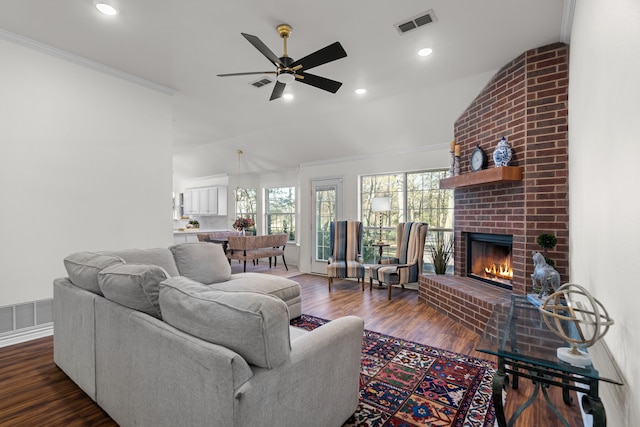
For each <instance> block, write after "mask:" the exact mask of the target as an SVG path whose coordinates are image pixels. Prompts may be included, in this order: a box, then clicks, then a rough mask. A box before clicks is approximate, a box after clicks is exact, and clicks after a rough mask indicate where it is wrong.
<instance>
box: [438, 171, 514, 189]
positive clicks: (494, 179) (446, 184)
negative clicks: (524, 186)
mask: <svg viewBox="0 0 640 427" xmlns="http://www.w3.org/2000/svg"><path fill="white" fill-rule="evenodd" d="M508 181H522V167H520V166H502V167H499V168H489V169H484V170H481V171H477V172H470V173H465V174H462V175H457V176H452V177H449V178H443V179H441V180H440V188H441V189H456V188H461V187H472V186H474V185H482V184H497V183H500V182H508Z"/></svg>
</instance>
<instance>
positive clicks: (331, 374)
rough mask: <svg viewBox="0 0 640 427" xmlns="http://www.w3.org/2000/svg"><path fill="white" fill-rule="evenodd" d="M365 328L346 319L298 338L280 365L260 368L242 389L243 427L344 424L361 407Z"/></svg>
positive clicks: (354, 319)
mask: <svg viewBox="0 0 640 427" xmlns="http://www.w3.org/2000/svg"><path fill="white" fill-rule="evenodd" d="M363 330H364V322H363V320H362V319H360V318H359V317H355V316H345V317H341V318H339V319H336V320H333V321H331V322H329V323H327V324H325V325H323V326H320V327H319V328H317V329H315V330H313V331H311V332H309V333H306V334H303V336H301V337H300V338H298V339H296V340H294V341H293V342H292V343H291V347H292V348H291V353H290V358H289V360H287V361H286V362H284V363H283V364H282V365H280V366H278V367H277V368H275V369H270V370H269V369H263V368H254V376H253V377H252V378H251V379H250V380H249V381H248V382H247V383H246V384H245V385H244V386H243V387H241V388H240V389H239V390H238V391H237V393H236V400H237V408H238V412H237V413H238V416H239V418H238V421H239V423H238V425H278V426H299V425H300V420H305V422H308V423H310V424H306V425H309V426H313V425H317V426H329V425H336V426H338V425H342V423H343V422H344V421H346V420H347V418H349V417H350V416H351V415H352V414H353V413H354V412H355V410H356V408H357V406H358V395H359V378H360V358H361V352H362V333H363ZM329 390H330V392H328V391H329ZM255 408H260V410H259V411H256V410H255ZM314 423H316V424H314Z"/></svg>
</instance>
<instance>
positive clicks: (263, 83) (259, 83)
mask: <svg viewBox="0 0 640 427" xmlns="http://www.w3.org/2000/svg"><path fill="white" fill-rule="evenodd" d="M269 83H273V80H270V79H268V78H266V77H265V78H264V79H260V80H258V81H255V82H253V83H251V86H255V87H262V86H266V85H268V84H269Z"/></svg>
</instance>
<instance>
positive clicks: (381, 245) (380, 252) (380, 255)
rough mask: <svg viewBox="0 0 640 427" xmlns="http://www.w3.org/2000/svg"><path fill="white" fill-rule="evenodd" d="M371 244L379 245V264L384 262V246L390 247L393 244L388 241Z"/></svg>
mask: <svg viewBox="0 0 640 427" xmlns="http://www.w3.org/2000/svg"><path fill="white" fill-rule="evenodd" d="M371 246H377V247H378V254H379V258H378V264H382V250H383V249H384V248H388V247H389V246H391V245H390V244H388V243H372V244H371Z"/></svg>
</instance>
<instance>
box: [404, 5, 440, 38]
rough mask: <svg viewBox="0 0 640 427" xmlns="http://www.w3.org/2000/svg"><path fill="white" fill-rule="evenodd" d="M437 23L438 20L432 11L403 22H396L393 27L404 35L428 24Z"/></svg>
mask: <svg viewBox="0 0 640 427" xmlns="http://www.w3.org/2000/svg"><path fill="white" fill-rule="evenodd" d="M437 21H438V19H437V18H436V15H435V14H434V13H433V10H428V11H426V12H424V13H420V14H418V15H416V16H414V17H413V18H409V19H405V20H404V21H401V22H398V23H397V24H395V27H396V28H397V29H398V31H399V32H400V34H405V33H407V32H409V31H412V30H416V29H418V28H420V27H424V26H425V25H428V24H433V23H435V22H437Z"/></svg>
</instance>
